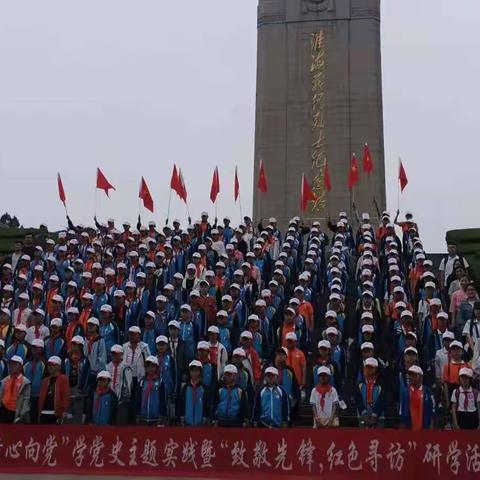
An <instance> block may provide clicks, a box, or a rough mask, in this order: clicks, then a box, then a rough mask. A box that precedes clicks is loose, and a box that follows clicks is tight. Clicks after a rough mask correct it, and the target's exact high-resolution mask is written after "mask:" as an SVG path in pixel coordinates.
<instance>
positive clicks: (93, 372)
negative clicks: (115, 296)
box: [84, 317, 107, 389]
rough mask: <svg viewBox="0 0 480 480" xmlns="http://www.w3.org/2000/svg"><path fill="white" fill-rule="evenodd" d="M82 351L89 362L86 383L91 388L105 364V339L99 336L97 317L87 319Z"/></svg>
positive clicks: (93, 386)
mask: <svg viewBox="0 0 480 480" xmlns="http://www.w3.org/2000/svg"><path fill="white" fill-rule="evenodd" d="M84 353H85V356H86V357H87V358H88V361H89V363H90V377H89V380H88V385H89V387H90V388H91V389H92V388H95V384H96V381H97V373H98V372H101V371H102V370H105V367H106V366H107V350H106V348H105V340H104V339H103V338H102V337H101V336H100V322H99V321H98V318H95V317H91V318H89V319H88V321H87V337H86V339H85V345H84Z"/></svg>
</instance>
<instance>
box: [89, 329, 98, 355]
mask: <svg viewBox="0 0 480 480" xmlns="http://www.w3.org/2000/svg"><path fill="white" fill-rule="evenodd" d="M98 337H99V335H98V333H94V334H93V335H91V336H89V337H88V339H87V341H88V354H89V355H90V353H92V350H93V344H94V343H95V342H96V341H97V340H98Z"/></svg>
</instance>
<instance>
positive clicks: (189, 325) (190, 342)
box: [180, 303, 198, 363]
mask: <svg viewBox="0 0 480 480" xmlns="http://www.w3.org/2000/svg"><path fill="white" fill-rule="evenodd" d="M180 338H181V339H182V340H183V342H184V345H185V355H186V361H187V363H189V362H191V361H192V360H193V359H194V358H195V346H196V345H197V342H198V331H197V329H196V327H195V325H194V324H193V322H192V307H190V305H188V303H185V304H184V305H182V306H181V308H180Z"/></svg>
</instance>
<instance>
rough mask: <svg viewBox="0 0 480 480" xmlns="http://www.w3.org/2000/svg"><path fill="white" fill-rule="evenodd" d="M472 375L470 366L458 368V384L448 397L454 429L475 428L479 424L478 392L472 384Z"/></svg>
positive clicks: (479, 398) (479, 403)
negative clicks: (449, 397)
mask: <svg viewBox="0 0 480 480" xmlns="http://www.w3.org/2000/svg"><path fill="white" fill-rule="evenodd" d="M473 376H474V373H473V370H472V369H471V368H468V367H467V368H466V367H464V368H461V369H460V372H459V379H460V385H459V387H458V388H456V389H455V390H454V391H453V393H452V397H451V399H450V401H451V404H452V427H453V428H454V429H455V430H458V429H461V430H477V429H478V428H479V426H480V393H479V391H478V389H476V388H473V386H472V383H473Z"/></svg>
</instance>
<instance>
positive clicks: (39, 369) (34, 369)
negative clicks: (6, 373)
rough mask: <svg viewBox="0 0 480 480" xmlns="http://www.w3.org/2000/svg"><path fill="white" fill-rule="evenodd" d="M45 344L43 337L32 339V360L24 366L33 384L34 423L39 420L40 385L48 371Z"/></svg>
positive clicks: (31, 418) (32, 409) (32, 412)
mask: <svg viewBox="0 0 480 480" xmlns="http://www.w3.org/2000/svg"><path fill="white" fill-rule="evenodd" d="M44 349H45V344H44V342H43V340H42V339H40V338H36V339H34V340H32V343H31V345H30V352H31V356H30V360H29V361H28V362H26V363H25V365H24V366H23V373H24V375H25V376H26V377H27V378H28V379H29V380H30V383H31V384H32V391H31V399H30V406H31V408H30V412H31V414H30V420H31V422H32V423H37V422H38V397H39V396H40V387H41V385H42V380H43V378H44V376H45V373H46V370H47V368H46V364H47V359H46V358H45V352H44Z"/></svg>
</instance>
